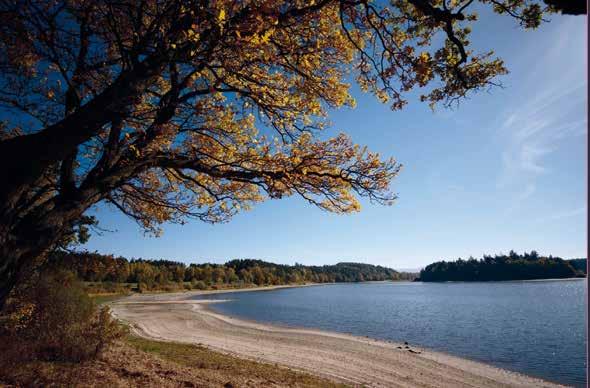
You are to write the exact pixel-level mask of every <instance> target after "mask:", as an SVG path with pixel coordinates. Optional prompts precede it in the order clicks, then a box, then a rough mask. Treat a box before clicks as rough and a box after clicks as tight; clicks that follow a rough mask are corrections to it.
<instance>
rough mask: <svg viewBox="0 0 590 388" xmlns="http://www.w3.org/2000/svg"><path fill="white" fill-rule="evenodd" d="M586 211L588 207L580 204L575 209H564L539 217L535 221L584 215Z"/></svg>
mask: <svg viewBox="0 0 590 388" xmlns="http://www.w3.org/2000/svg"><path fill="white" fill-rule="evenodd" d="M587 212H588V208H587V207H586V206H580V207H578V208H576V209H571V210H564V211H560V212H557V213H554V214H551V215H549V216H547V217H542V218H539V219H537V222H549V221H557V220H562V219H565V218H572V217H577V216H581V215H585V214H587Z"/></svg>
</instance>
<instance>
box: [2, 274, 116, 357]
mask: <svg viewBox="0 0 590 388" xmlns="http://www.w3.org/2000/svg"><path fill="white" fill-rule="evenodd" d="M8 311H9V315H8V317H7V320H6V322H5V325H4V331H3V334H4V336H9V338H10V340H9V343H10V344H11V345H14V346H16V347H17V348H19V349H26V351H24V352H20V354H19V356H20V357H23V358H25V359H26V358H29V359H38V360H47V361H54V360H55V361H73V362H80V361H84V360H88V359H92V358H94V357H96V356H97V355H98V354H99V353H100V352H101V351H102V350H103V349H104V348H105V347H106V346H107V345H108V344H109V343H111V342H112V341H114V340H115V339H117V338H119V337H121V336H122V335H123V334H124V329H122V328H121V326H120V325H119V324H117V322H116V321H115V320H113V318H112V317H111V315H110V312H109V310H108V308H107V307H103V308H101V309H99V308H98V307H97V305H96V304H95V303H94V302H93V301H92V300H91V299H90V298H89V297H88V295H86V293H85V291H84V288H83V286H82V284H81V283H80V282H79V281H78V280H77V279H76V277H75V275H74V274H73V273H71V272H68V271H63V270H60V271H55V272H50V273H46V274H43V275H42V276H40V278H39V281H38V282H37V283H36V284H35V285H34V286H28V287H25V289H24V290H23V291H21V292H20V293H18V294H17V295H15V297H14V298H13V300H12V301H11V304H10V307H9V310H8Z"/></svg>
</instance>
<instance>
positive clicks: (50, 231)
mask: <svg viewBox="0 0 590 388" xmlns="http://www.w3.org/2000/svg"><path fill="white" fill-rule="evenodd" d="M90 205H91V202H90V201H87V200H81V199H79V198H77V199H69V200H64V201H60V202H58V203H57V204H56V205H55V206H54V207H53V208H52V209H51V210H50V211H47V212H41V211H39V212H33V213H32V214H30V215H28V216H26V217H25V218H24V219H22V220H19V222H17V223H15V224H13V225H9V224H6V223H4V220H2V224H0V311H2V309H3V308H4V306H5V304H6V301H7V299H8V297H9V296H10V293H11V292H12V290H13V289H14V287H15V286H17V285H18V284H19V283H21V282H23V281H26V280H27V279H28V277H29V276H30V275H31V274H32V273H33V272H34V271H35V270H36V269H37V268H38V267H39V266H40V265H41V264H43V262H44V260H45V256H46V254H47V252H48V251H49V250H51V249H52V248H54V247H55V245H56V244H57V243H58V242H59V241H60V239H61V238H62V237H63V236H64V233H66V232H67V231H68V230H69V228H70V226H71V224H72V222H73V221H75V220H76V219H78V218H80V217H81V216H82V214H83V213H84V212H85V211H86V210H87V208H88V207H89V206H90ZM42 213H44V214H42Z"/></svg>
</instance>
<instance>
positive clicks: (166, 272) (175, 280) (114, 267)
mask: <svg viewBox="0 0 590 388" xmlns="http://www.w3.org/2000/svg"><path fill="white" fill-rule="evenodd" d="M48 265H50V266H52V267H57V268H62V269H65V270H69V271H72V272H74V273H75V274H77V276H78V277H79V278H80V279H81V280H82V281H84V282H86V283H87V287H88V288H89V291H90V292H105V291H106V292H108V291H121V290H122V289H124V288H128V289H131V288H134V289H137V291H140V292H142V291H148V290H175V289H203V290H204V289H216V288H240V287H249V286H254V285H256V286H262V285H283V284H300V283H339V282H362V281H383V280H413V278H414V277H415V276H416V274H411V273H403V272H398V271H395V270H393V269H391V268H386V267H382V266H375V265H371V264H362V263H338V264H335V265H324V266H305V265H301V264H297V263H296V264H295V265H285V264H274V263H269V262H266V261H262V260H253V259H236V260H231V261H228V262H226V263H225V264H212V263H204V264H190V265H186V264H184V263H180V262H176V261H171V260H144V259H127V258H124V257H114V256H113V255H103V254H99V253H91V252H66V251H57V252H54V253H53V254H52V255H51V258H50V259H49V261H48Z"/></svg>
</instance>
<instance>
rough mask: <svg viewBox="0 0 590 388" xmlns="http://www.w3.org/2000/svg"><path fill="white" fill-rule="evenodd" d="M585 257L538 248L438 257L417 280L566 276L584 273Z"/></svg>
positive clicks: (553, 277)
mask: <svg viewBox="0 0 590 388" xmlns="http://www.w3.org/2000/svg"><path fill="white" fill-rule="evenodd" d="M585 268H586V259H575V260H564V259H562V258H559V257H553V256H551V255H550V256H548V257H543V256H539V254H538V253H537V252H536V251H531V252H530V253H526V252H525V253H523V254H522V255H521V254H518V253H516V252H515V251H510V253H509V254H508V255H504V254H500V255H494V256H491V255H484V256H483V258H482V259H479V260H477V259H474V258H473V257H470V258H469V259H468V260H463V259H461V258H459V259H457V260H456V261H444V260H443V261H437V262H435V263H432V264H430V265H428V266H426V268H424V269H423V270H422V271H420V276H419V278H417V279H416V280H418V281H423V282H444V281H491V280H532V279H563V278H573V277H583V276H585V274H586V270H585Z"/></svg>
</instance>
